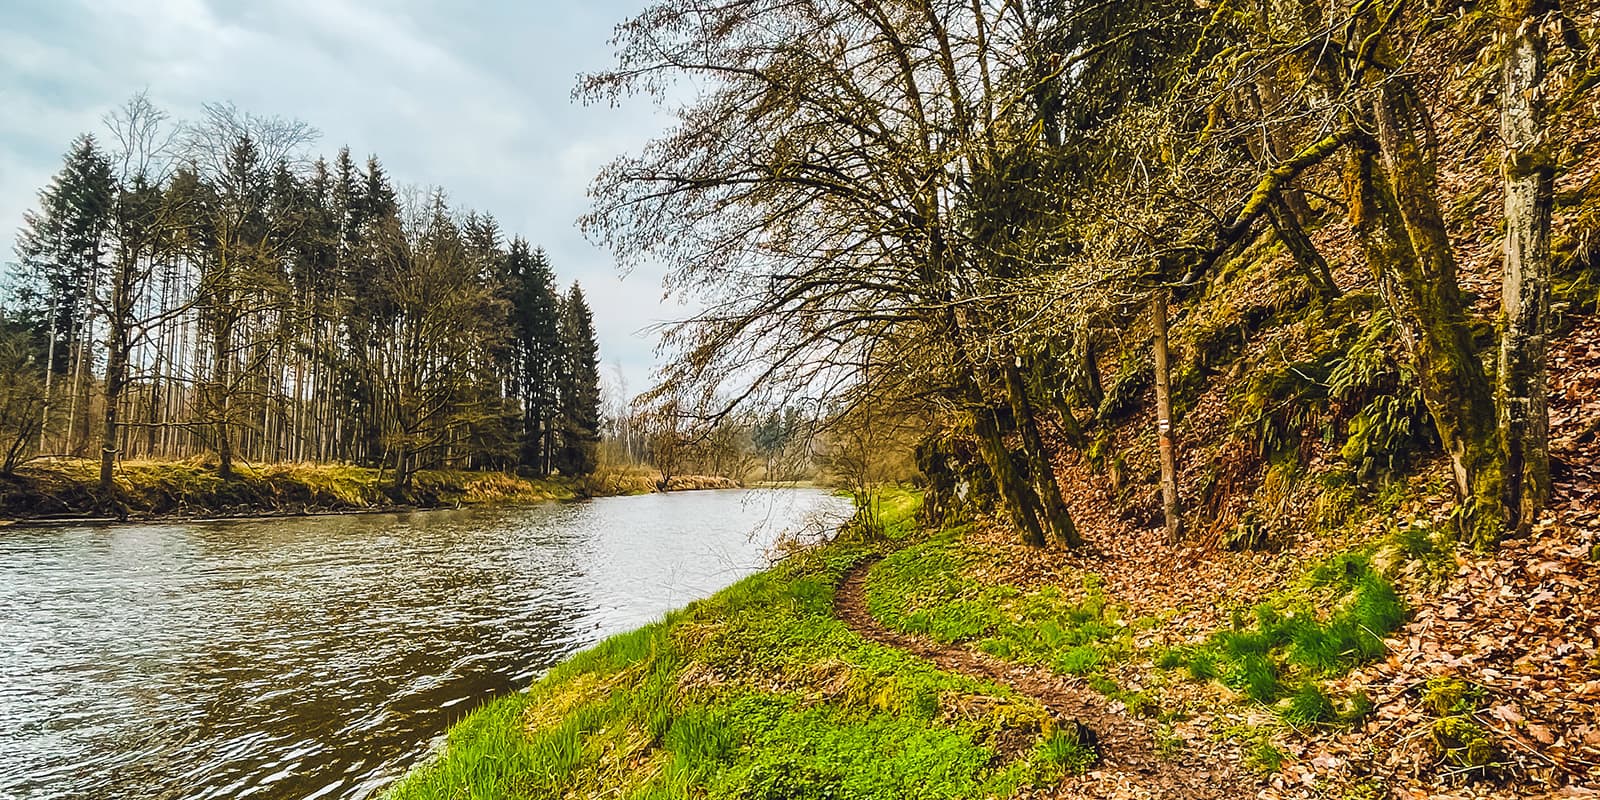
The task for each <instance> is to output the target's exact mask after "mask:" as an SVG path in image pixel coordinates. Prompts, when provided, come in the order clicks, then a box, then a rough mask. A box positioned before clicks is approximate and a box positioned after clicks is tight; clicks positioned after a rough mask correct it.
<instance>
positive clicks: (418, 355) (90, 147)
mask: <svg viewBox="0 0 1600 800" xmlns="http://www.w3.org/2000/svg"><path fill="white" fill-rule="evenodd" d="M106 129H107V134H108V136H106V138H105V139H103V140H102V139H101V138H97V137H96V136H94V135H92V134H84V135H82V136H80V137H78V138H77V139H76V140H75V141H74V142H73V143H72V145H71V147H70V149H69V151H68V153H67V154H66V156H65V159H64V163H63V165H62V168H61V170H60V172H59V173H57V174H56V176H55V177H54V178H53V179H52V181H51V182H50V184H49V185H48V186H46V187H44V188H43V189H42V190H41V191H40V193H39V201H38V206H37V208H35V209H34V210H32V211H30V212H29V213H28V214H27V215H26V218H25V220H24V222H23V226H22V229H21V232H20V235H19V237H18V243H17V247H16V250H17V258H18V261H17V263H16V264H15V266H14V269H13V270H12V274H10V275H9V276H8V284H7V286H6V295H5V301H4V303H3V306H0V308H3V311H4V313H3V319H0V323H3V324H0V375H3V378H0V379H3V380H4V382H5V383H6V388H5V389H4V390H0V426H3V431H0V432H3V433H4V435H5V441H4V445H5V447H6V451H5V453H4V456H5V463H4V467H5V472H6V473H7V474H9V473H10V472H11V471H12V470H14V469H15V468H16V467H17V466H18V465H19V464H21V463H23V462H25V461H26V460H28V459H30V458H33V457H35V456H38V455H52V456H73V457H93V458H95V459H97V460H98V461H99V464H100V482H101V485H102V487H106V488H108V487H109V486H110V484H111V482H112V480H113V476H114V474H115V469H116V465H117V463H118V462H119V461H120V460H122V459H128V458H160V459H176V458H188V457H195V456H205V457H208V458H213V459H215V462H216V464H217V469H218V471H219V472H220V474H221V476H222V477H223V478H224V479H228V478H231V477H233V475H234V474H235V469H236V464H237V463H239V462H246V463H259V462H281V461H312V462H335V461H338V462H350V463H356V464H364V465H371V466H375V467H381V468H383V469H385V470H390V471H392V476H393V482H394V486H395V487H396V488H397V489H403V488H405V487H406V486H407V485H408V483H409V481H410V480H411V478H412V476H413V475H414V474H415V473H416V471H417V470H419V469H427V468H434V467H441V466H450V467H458V468H474V469H505V470H509V469H517V470H519V471H522V472H524V473H525V474H530V475H534V476H548V475H550V474H552V473H555V472H560V473H562V474H565V475H585V474H588V473H589V472H591V471H592V470H593V469H594V467H595V459H596V452H597V445H598V442H599V437H600V418H599V417H600V410H599V406H600V388H599V371H598V360H599V359H598V350H597V345H596V341H595V331H594V321H593V317H592V313H591V310H590V308H589V306H588V303H587V301H586V299H585V297H584V294H583V291H582V289H581V288H580V287H579V286H578V285H577V284H576V283H574V284H572V285H571V287H570V288H568V289H566V290H565V291H561V290H559V289H558V288H557V286H556V277H555V274H554V271H553V269H552V267H551V264H550V262H549V259H548V258H547V257H546V255H545V253H544V251H543V250H542V249H538V248H535V247H532V246H530V245H529V243H528V242H527V241H526V240H525V239H523V238H521V237H514V236H508V235H507V234H505V233H504V232H502V231H501V229H500V226H499V224H498V223H497V221H496V220H495V219H494V217H492V216H490V215H488V214H482V213H477V212H473V211H470V210H462V209H457V208H452V207H451V205H450V204H449V202H448V200H447V198H446V196H445V194H444V192H443V191H442V190H432V191H419V190H414V189H400V188H397V187H396V185H395V184H394V183H393V182H392V181H391V179H390V177H389V176H388V175H387V174H386V172H385V171H384V168H383V166H382V164H381V163H380V162H379V160H378V159H377V158H376V157H372V158H369V159H367V160H366V162H365V164H357V163H356V161H355V160H354V159H353V158H352V156H351V154H350V151H349V149H348V148H342V149H340V150H339V152H338V154H337V155H336V156H335V157H334V158H333V159H332V160H331V161H329V160H328V159H326V158H321V157H318V158H314V159H313V158H311V157H310V156H309V155H308V149H309V147H310V145H311V144H312V142H313V141H314V139H315V136H316V134H315V131H313V130H312V129H311V128H310V127H309V126H307V125H305V124H304V123H301V122H298V121H292V120H284V119H278V118H269V117H261V116H257V115H253V114H249V113H246V112H242V111H240V110H238V109H236V108H234V107H232V106H230V105H210V106H206V107H205V110H204V114H203V115H202V116H201V117H200V118H199V119H197V120H194V121H190V122H184V123H173V122H172V121H171V120H170V119H169V118H168V116H167V115H166V114H165V113H163V112H162V111H161V110H159V109H157V108H156V107H155V106H154V105H152V104H151V103H150V102H149V101H148V100H147V99H146V98H145V97H144V96H142V95H141V96H136V97H135V98H133V99H132V100H130V101H129V102H128V103H127V104H125V105H124V106H122V107H120V108H119V109H117V110H116V111H115V112H113V113H112V114H110V115H108V116H107V118H106Z"/></svg>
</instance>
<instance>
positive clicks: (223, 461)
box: [209, 312, 233, 481]
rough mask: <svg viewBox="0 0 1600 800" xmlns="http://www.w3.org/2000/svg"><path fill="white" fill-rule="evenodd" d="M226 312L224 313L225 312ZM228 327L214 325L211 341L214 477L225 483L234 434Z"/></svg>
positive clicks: (230, 469) (229, 477)
mask: <svg viewBox="0 0 1600 800" xmlns="http://www.w3.org/2000/svg"><path fill="white" fill-rule="evenodd" d="M224 313H225V312H224ZM229 338H230V337H229V336H228V333H227V325H226V324H222V325H218V326H217V330H216V331H215V335H214V336H213V337H212V340H211V370H212V372H211V391H210V392H209V394H210V395H211V396H210V399H209V405H210V406H211V409H210V410H211V425H212V432H213V435H214V436H215V437H216V448H217V475H218V477H220V478H222V479H223V480H225V481H231V480H233V435H232V434H233V432H232V431H231V430H229V426H228V394H229V391H228V381H229V380H230V374H231V370H230V369H229V366H230V364H229V360H230V359H231V358H232V357H233V356H232V354H231V353H230V352H229V349H230V348H229V347H228V340H229Z"/></svg>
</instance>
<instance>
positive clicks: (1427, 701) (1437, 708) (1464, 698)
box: [1422, 676, 1483, 717]
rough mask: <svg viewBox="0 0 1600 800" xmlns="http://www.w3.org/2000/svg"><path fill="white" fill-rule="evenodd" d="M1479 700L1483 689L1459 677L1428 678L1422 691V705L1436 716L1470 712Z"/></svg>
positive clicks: (1481, 699)
mask: <svg viewBox="0 0 1600 800" xmlns="http://www.w3.org/2000/svg"><path fill="white" fill-rule="evenodd" d="M1481 702H1483V689H1481V688H1479V687H1477V686H1474V685H1472V684H1470V683H1467V682H1466V681H1463V680H1460V679H1459V678H1451V677H1445V676H1437V677H1433V678H1429V679H1428V683H1427V685H1426V686H1424V687H1423V691H1422V707H1423V708H1426V709H1427V710H1428V711H1429V712H1431V713H1432V714H1433V715H1434V716H1436V717H1448V716H1453V715H1457V714H1470V713H1472V712H1473V711H1476V710H1477V708H1478V704H1479V703H1481Z"/></svg>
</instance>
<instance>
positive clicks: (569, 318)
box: [555, 282, 600, 476]
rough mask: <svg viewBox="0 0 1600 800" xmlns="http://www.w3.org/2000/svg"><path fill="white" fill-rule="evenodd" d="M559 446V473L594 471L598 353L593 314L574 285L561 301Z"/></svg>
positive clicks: (597, 399) (597, 427)
mask: <svg viewBox="0 0 1600 800" xmlns="http://www.w3.org/2000/svg"><path fill="white" fill-rule="evenodd" d="M558 385H559V386H560V390H561V393H560V418H559V424H558V430H559V433H560V445H559V449H558V450H557V457H556V464H555V466H556V468H557V469H559V470H560V471H561V474H563V475H568V476H583V475H588V474H589V473H591V472H594V469H595V466H596V463H595V459H596V452H597V450H598V447H599V444H600V354H599V346H598V345H597V344H596V343H595V335H594V315H593V314H592V313H591V312H590V311H589V304H588V302H586V301H585V300H584V297H583V289H582V288H580V287H579V286H578V284H577V283H576V282H574V283H573V284H572V288H571V289H570V290H568V292H567V295H566V297H564V298H562V301H561V371H560V380H559V384H558Z"/></svg>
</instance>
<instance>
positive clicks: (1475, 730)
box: [1428, 715, 1498, 771]
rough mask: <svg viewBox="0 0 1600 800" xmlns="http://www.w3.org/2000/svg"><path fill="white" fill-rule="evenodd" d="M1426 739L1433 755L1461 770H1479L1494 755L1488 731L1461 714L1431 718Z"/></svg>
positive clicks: (1489, 765) (1494, 749) (1492, 741)
mask: <svg viewBox="0 0 1600 800" xmlns="http://www.w3.org/2000/svg"><path fill="white" fill-rule="evenodd" d="M1428 742H1429V744H1430V745H1431V747H1432V750H1433V753H1434V755H1435V756H1436V757H1437V758H1440V759H1442V760H1443V761H1444V762H1446V763H1448V764H1450V765H1452V766H1454V767H1456V768H1458V769H1462V770H1478V771H1483V770H1486V769H1488V768H1489V767H1491V766H1493V765H1494V764H1495V762H1496V760H1497V758H1498V754H1497V752H1496V748H1495V744H1494V740H1493V739H1491V738H1489V732H1488V731H1486V730H1484V729H1483V728H1482V727H1480V726H1479V725H1478V724H1477V723H1474V722H1473V721H1472V718H1471V717H1468V716H1464V715H1463V716H1451V717H1444V718H1443V719H1438V720H1435V721H1434V723H1433V724H1432V725H1430V726H1429V727H1428Z"/></svg>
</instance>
